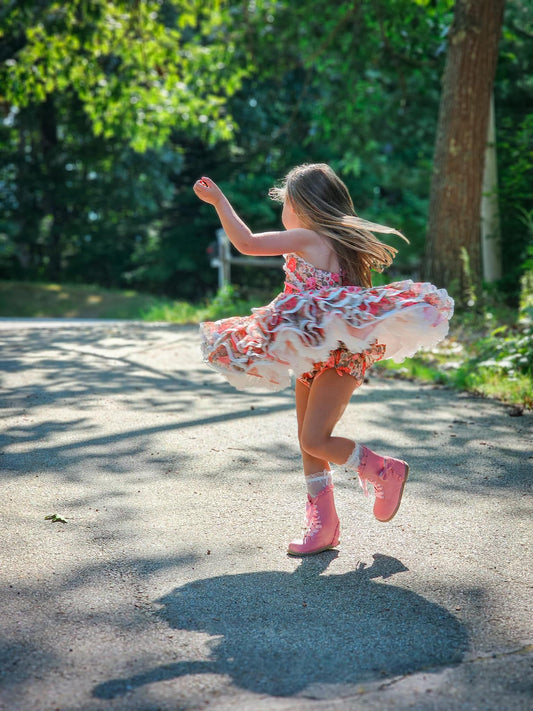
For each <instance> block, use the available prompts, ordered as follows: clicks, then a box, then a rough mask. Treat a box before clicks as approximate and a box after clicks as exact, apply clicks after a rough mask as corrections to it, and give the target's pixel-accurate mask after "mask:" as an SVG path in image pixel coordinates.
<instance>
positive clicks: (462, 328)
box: [374, 307, 533, 409]
mask: <svg viewBox="0 0 533 711" xmlns="http://www.w3.org/2000/svg"><path fill="white" fill-rule="evenodd" d="M374 368H377V369H378V370H379V372H380V373H381V374H382V375H385V376H389V377H396V378H406V379H409V380H421V381H423V382H430V383H436V384H442V385H446V386H448V387H451V388H456V389H457V390H466V391H468V392H471V393H474V394H476V395H481V396H483V397H489V398H494V399H497V400H500V401H501V402H504V403H508V404H510V405H516V406H518V407H519V408H527V409H532V408H533V327H532V322H531V320H530V317H529V312H528V309H526V308H524V307H523V308H522V309H521V310H520V311H519V313H518V314H517V312H516V311H514V310H512V309H506V308H498V309H496V308H494V309H493V310H490V309H487V310H486V311H485V312H484V313H473V312H470V313H463V314H456V315H455V316H454V318H453V319H452V321H451V323H450V333H449V335H448V337H447V338H446V340H444V341H442V343H439V344H438V345H437V346H436V347H435V348H433V349H432V350H430V351H421V352H420V353H418V354H417V355H416V356H415V357H413V358H408V359H406V360H405V361H403V363H400V364H397V363H394V362H392V361H389V360H386V361H382V362H381V363H376V364H375V365H374Z"/></svg>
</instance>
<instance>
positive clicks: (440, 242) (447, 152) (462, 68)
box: [424, 0, 505, 303]
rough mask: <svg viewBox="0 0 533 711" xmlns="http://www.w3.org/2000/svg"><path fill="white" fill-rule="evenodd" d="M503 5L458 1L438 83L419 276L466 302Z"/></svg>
mask: <svg viewBox="0 0 533 711" xmlns="http://www.w3.org/2000/svg"><path fill="white" fill-rule="evenodd" d="M504 4H505V0H456V4H455V15H454V21H453V24H452V27H451V28H450V33H449V39H448V52H447V56H446V66H445V68H444V75H443V79H442V95H441V100H440V108H439V118H438V125H437V138H436V143H435V156H434V163H433V174H432V179H431V191H430V204H429V218H428V237H427V243H426V255H425V262H424V276H425V278H426V279H429V280H431V281H433V282H434V283H436V284H437V285H439V286H446V287H448V288H449V289H450V291H451V292H452V293H453V294H454V295H455V296H457V297H458V299H459V301H462V302H463V303H464V302H466V301H467V300H468V295H469V294H470V293H471V291H472V289H473V288H476V287H477V286H478V285H479V283H480V282H481V258H480V206H481V185H482V178H483V164H484V156H485V147H486V142H487V127H488V120H489V107H490V97H491V92H492V84H493V81H494V74H495V71H496V61H497V55H498V42H499V38H500V33H501V27H502V22H503V8H504Z"/></svg>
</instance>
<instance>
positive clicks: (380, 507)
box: [345, 446, 409, 522]
mask: <svg viewBox="0 0 533 711" xmlns="http://www.w3.org/2000/svg"><path fill="white" fill-rule="evenodd" d="M356 449H357V447H356ZM359 451H360V456H361V459H360V463H359V465H358V466H356V467H354V466H353V464H351V462H350V460H351V459H352V457H354V455H355V454H356V450H354V453H353V454H352V456H351V457H350V458H349V459H348V461H347V462H346V464H345V466H347V467H349V468H352V467H353V468H355V469H357V473H358V474H359V483H360V484H361V486H362V487H363V489H364V492H365V494H366V495H368V489H367V482H369V483H370V484H372V486H373V487H374V493H375V495H376V500H375V502H374V516H375V517H376V518H377V520H378V521H382V522H385V521H390V520H391V519H392V518H393V517H394V516H395V514H396V512H397V511H398V509H399V508H400V503H401V501H402V495H403V488H404V486H405V482H406V481H407V476H408V474H409V465H408V464H406V462H403V461H402V460H401V459H394V458H393V457H380V456H379V455H378V454H376V453H375V452H373V451H372V450H371V449H368V447H363V446H360V449H359Z"/></svg>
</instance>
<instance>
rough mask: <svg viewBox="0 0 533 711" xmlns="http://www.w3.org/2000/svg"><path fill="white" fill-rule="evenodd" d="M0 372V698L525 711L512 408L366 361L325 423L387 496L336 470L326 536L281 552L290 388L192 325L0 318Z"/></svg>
mask: <svg viewBox="0 0 533 711" xmlns="http://www.w3.org/2000/svg"><path fill="white" fill-rule="evenodd" d="M0 370H1V389H0V403H1V407H2V413H1V414H2V428H1V433H0V436H1V439H0V494H1V495H0V533H1V544H0V611H1V612H0V708H1V709H6V710H8V711H12V710H16V711H19V710H20V711H34V710H36V711H37V710H38V711H49V710H50V711H53V710H55V709H60V710H61V711H74V710H76V711H81V710H83V711H85V710H87V711H88V710H91V711H92V710H94V711H100V710H106V711H107V709H110V710H114V709H121V710H124V711H126V710H127V711H155V710H156V709H161V710H163V711H167V710H168V711H171V710H172V711H174V710H177V709H217V710H218V709H220V710H221V711H225V710H228V711H229V710H230V709H231V710H235V709H239V710H240V709H244V710H248V709H249V710H250V711H263V710H268V711H270V710H272V711H289V710H290V711H292V710H293V709H294V710H296V711H303V710H307V709H310V710H311V711H314V710H315V709H316V710H325V709H332V710H337V709H342V710H345V709H353V710H354V711H359V710H360V709H361V710H362V709H365V711H374V710H381V709H398V710H400V709H401V710H403V709H417V710H421V711H425V710H428V711H429V710H433V709H435V710H439V711H440V710H442V711H454V710H455V709H460V710H461V711H462V710H463V709H464V710H465V711H470V710H472V711H473V710H474V709H479V710H482V711H493V710H494V711H512V710H515V709H517V710H518V709H530V708H532V706H533V700H532V696H533V695H532V675H531V667H532V659H533V644H532V642H533V614H532V610H531V607H532V604H531V603H532V596H531V582H532V574H531V571H532V569H533V566H532V556H531V543H532V528H533V527H532V517H531V513H532V497H531V474H532V469H533V437H532V434H533V428H532V421H533V419H532V414H531V413H526V414H524V415H523V416H518V417H512V416H510V415H509V412H510V408H509V407H506V406H505V405H502V404H500V403H497V402H492V401H488V400H482V399H479V398H475V397H471V396H467V395H464V394H458V393H456V392H452V391H449V390H446V389H442V388H435V387H431V386H426V385H419V384H413V383H408V382H403V381H397V380H390V379H383V378H381V377H379V376H378V375H377V374H375V373H374V374H372V375H371V376H370V380H369V382H368V383H367V384H365V386H364V387H363V388H361V389H360V390H359V392H357V393H356V394H355V395H354V397H353V399H352V402H351V403H350V405H349V407H348V410H347V412H346V413H345V415H344V417H343V419H342V421H341V423H340V424H339V427H338V432H340V433H342V434H345V435H348V436H352V437H354V438H356V439H358V440H359V441H361V442H362V443H365V444H367V445H368V446H370V447H372V448H373V449H375V450H377V451H379V452H381V453H384V454H385V453H387V454H392V455H396V456H400V457H402V458H405V459H406V460H407V461H408V462H409V463H410V466H411V472H410V478H409V482H408V485H407V486H406V490H405V496H404V502H403V504H402V507H401V509H400V511H399V513H398V514H397V516H396V517H395V518H394V520H393V521H391V522H390V523H387V524H382V523H378V522H377V521H375V520H374V519H373V517H372V499H371V498H369V499H367V498H365V497H364V495H363V493H362V491H361V489H360V488H359V486H358V483H357V481H356V480H355V479H354V478H353V477H352V476H351V475H347V474H346V473H344V472H342V471H338V472H337V474H336V476H335V483H336V501H337V508H338V511H339V515H340V518H341V544H340V546H339V548H338V550H337V551H329V552H325V553H323V554H320V555H318V556H314V557H311V558H307V559H298V558H292V557H289V556H287V555H286V545H287V542H288V541H289V540H290V538H292V537H294V536H296V535H298V534H299V533H300V532H301V528H302V521H303V513H304V502H305V491H304V484H303V476H302V474H301V468H300V462H299V454H298V448H297V442H296V417H295V412H294V405H293V394H292V392H291V391H290V390H286V391H283V392H281V393H274V394H261V393H250V392H248V393H241V392H237V391H235V390H233V389H232V388H231V387H230V386H229V385H227V384H226V383H225V382H224V381H223V380H222V379H221V378H220V377H219V376H217V375H216V374H214V373H212V372H211V371H209V370H208V369H207V368H206V367H205V366H204V365H203V364H202V362H201V359H200V354H199V349H198V336H197V329H196V328H193V327H175V326H169V325H164V324H137V323H132V322H129V323H128V322H101V321H100V322H98V321H86V322H79V321H78V322H75V321H72V322H69V321H40V322H38V321H23V320H21V321H11V320H1V321H0ZM54 514H55V515H56V516H57V517H59V518H61V519H63V520H64V521H66V523H63V522H61V521H58V520H55V521H54V520H52V519H49V518H48V519H47V518H46V517H47V516H52V515H54Z"/></svg>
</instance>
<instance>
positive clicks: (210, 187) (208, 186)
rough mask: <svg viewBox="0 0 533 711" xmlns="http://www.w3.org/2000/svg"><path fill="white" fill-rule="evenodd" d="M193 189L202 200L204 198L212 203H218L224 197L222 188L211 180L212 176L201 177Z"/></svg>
mask: <svg viewBox="0 0 533 711" xmlns="http://www.w3.org/2000/svg"><path fill="white" fill-rule="evenodd" d="M192 189H193V190H194V192H195V194H196V195H197V197H199V198H200V200H203V201H204V202H207V203H209V204H210V205H216V204H217V203H218V202H220V201H221V200H222V198H223V197H224V193H223V192H222V190H221V189H220V188H219V187H218V185H217V184H216V183H215V182H213V181H212V180H211V178H206V177H202V178H200V180H197V181H196V182H195V184H194V185H193V188H192Z"/></svg>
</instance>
